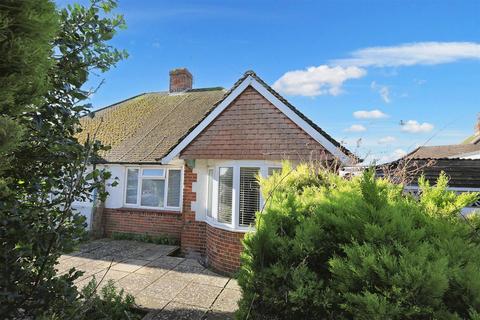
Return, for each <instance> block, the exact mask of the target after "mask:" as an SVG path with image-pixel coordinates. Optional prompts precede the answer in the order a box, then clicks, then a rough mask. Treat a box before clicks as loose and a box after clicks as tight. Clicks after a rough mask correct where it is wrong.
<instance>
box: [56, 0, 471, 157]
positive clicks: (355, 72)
mask: <svg viewBox="0 0 480 320" xmlns="http://www.w3.org/2000/svg"><path fill="white" fill-rule="evenodd" d="M58 3H59V4H60V5H64V4H65V3H70V1H67V0H63V1H58ZM117 11H118V12H119V13H122V14H124V16H125V19H126V21H127V24H128V28H127V30H123V31H121V32H120V33H119V34H118V36H117V37H116V38H115V39H114V40H113V41H112V44H113V45H114V46H116V47H118V48H123V49H126V50H127V51H128V52H129V54H130V57H129V58H128V59H127V60H125V61H122V62H121V63H119V64H118V66H117V67H116V68H115V69H113V70H111V71H109V72H108V73H106V74H101V75H99V76H95V77H92V78H91V81H90V83H89V85H91V86H93V85H95V84H97V83H98V82H99V81H100V80H102V79H104V80H105V83H104V85H103V86H102V88H101V89H100V91H99V92H97V93H96V94H95V95H94V96H93V97H92V99H91V102H92V103H93V105H94V107H95V108H99V107H103V106H106V105H109V104H112V103H114V102H117V101H120V100H122V99H125V98H128V97H131V96H133V95H136V94H139V93H142V92H149V91H161V90H165V89H167V88H168V71H169V70H170V69H172V68H176V67H187V68H188V69H189V70H190V71H191V72H192V74H193V76H194V87H197V88H199V87H210V86H223V87H225V88H229V87H230V86H231V85H232V84H233V83H234V82H235V81H236V80H237V79H238V78H239V77H240V76H241V75H242V74H243V73H244V72H245V71H246V70H250V69H252V70H254V71H255V72H256V73H257V74H258V75H259V76H260V77H261V78H263V79H264V80H265V81H266V82H267V83H269V84H271V85H274V87H275V88H276V89H277V90H278V91H280V93H282V94H283V95H284V96H285V97H286V98H287V99H288V100H289V101H290V102H291V103H293V104H294V105H295V106H296V107H297V108H298V109H300V110H301V111H302V112H303V113H305V114H306V115H307V116H309V117H310V118H311V119H312V120H314V121H315V122H316V123H317V124H318V125H319V126H320V127H322V128H323V129H324V130H326V131H327V132H328V133H330V134H331V135H332V136H333V137H335V138H336V139H337V140H341V141H344V142H345V143H346V144H347V146H348V147H350V148H351V149H352V150H355V151H357V152H358V153H359V154H360V155H361V156H363V157H365V156H367V155H368V156H369V158H377V159H382V160H383V161H385V160H390V159H393V158H394V157H396V156H400V155H403V154H404V153H405V152H408V151H411V150H412V149H413V148H415V147H416V146H418V145H423V144H428V145H436V144H452V143H458V142H460V141H462V140H463V139H464V138H466V137H467V136H469V135H471V134H472V132H473V126H474V124H475V121H476V115H477V113H478V112H480V1H477V0H475V1H440V0H439V1H407V0H402V1H383V0H379V1H373V0H372V1H353V0H352V1H342V0H338V1H333V0H332V1H153V0H152V1H140V0H138V1H133V0H130V1H127V0H123V1H120V2H119V8H118V10H117ZM358 111H360V112H358ZM362 111H363V112H362ZM355 112H357V113H355ZM402 124H403V125H402ZM359 139H361V142H360V143H359V148H358V149H357V147H356V146H357V141H359Z"/></svg>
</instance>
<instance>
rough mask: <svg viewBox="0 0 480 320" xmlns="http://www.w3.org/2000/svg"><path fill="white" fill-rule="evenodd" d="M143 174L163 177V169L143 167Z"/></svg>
mask: <svg viewBox="0 0 480 320" xmlns="http://www.w3.org/2000/svg"><path fill="white" fill-rule="evenodd" d="M143 175H144V176H150V177H152V176H155V177H165V169H143Z"/></svg>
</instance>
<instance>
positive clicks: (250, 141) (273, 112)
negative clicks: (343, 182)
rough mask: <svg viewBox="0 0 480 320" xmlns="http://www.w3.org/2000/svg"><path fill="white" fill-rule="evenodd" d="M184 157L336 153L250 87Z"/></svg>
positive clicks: (327, 156)
mask: <svg viewBox="0 0 480 320" xmlns="http://www.w3.org/2000/svg"><path fill="white" fill-rule="evenodd" d="M181 158H184V159H236V160H242V159H260V160H282V159H288V160H303V161H309V160H328V159H332V155H331V154H330V153H329V152H328V151H327V150H326V149H325V148H324V147H323V146H322V145H320V144H319V143H318V142H317V141H315V140H314V139H313V138H312V137H311V136H310V135H308V134H307V133H306V132H305V131H303V129H301V128H300V127H298V126H297V125H296V124H295V123H294V122H293V121H291V120H290V119H289V118H288V117H287V116H285V115H284V114H283V113H282V112H281V111H280V110H279V109H278V108H276V107H275V106H274V105H272V104H271V103H270V102H269V101H268V100H267V99H265V98H264V97H263V96H262V95H261V94H260V93H258V91H256V90H255V89H253V88H252V87H248V88H247V89H245V91H244V92H242V93H241V94H240V95H239V96H238V97H237V98H236V99H235V100H234V101H233V102H232V103H231V104H230V105H229V106H228V107H227V108H226V109H225V110H224V111H223V112H222V113H221V114H220V115H219V116H218V117H217V118H216V119H215V120H214V121H213V122H212V123H211V124H210V125H209V126H208V127H207V128H206V129H205V130H203V131H202V133H200V134H199V135H198V136H197V137H196V138H195V139H194V140H193V141H192V142H191V143H190V144H189V145H188V146H187V147H186V148H185V149H184V150H183V151H182V152H181Z"/></svg>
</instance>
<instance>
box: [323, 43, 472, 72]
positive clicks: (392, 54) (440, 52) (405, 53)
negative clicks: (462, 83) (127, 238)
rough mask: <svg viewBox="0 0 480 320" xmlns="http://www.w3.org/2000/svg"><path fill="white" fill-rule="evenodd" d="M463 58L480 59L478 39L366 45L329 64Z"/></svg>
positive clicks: (402, 63)
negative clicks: (387, 45) (388, 45)
mask: <svg viewBox="0 0 480 320" xmlns="http://www.w3.org/2000/svg"><path fill="white" fill-rule="evenodd" d="M466 59H480V43H476V42H414V43H406V44H401V45H398V46H390V47H370V48H364V49H360V50H356V51H353V52H352V53H351V57H350V58H347V59H339V60H334V61H332V64H333V65H341V66H357V67H369V66H374V67H399V66H413V65H419V64H421V65H434V64H441V63H450V62H455V61H458V60H466Z"/></svg>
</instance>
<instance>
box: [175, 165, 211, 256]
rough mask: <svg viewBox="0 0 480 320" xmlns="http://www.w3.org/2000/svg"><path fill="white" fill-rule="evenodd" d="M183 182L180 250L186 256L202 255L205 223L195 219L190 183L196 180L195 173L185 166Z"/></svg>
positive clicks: (195, 197)
mask: <svg viewBox="0 0 480 320" xmlns="http://www.w3.org/2000/svg"><path fill="white" fill-rule="evenodd" d="M183 175H184V183H183V213H182V217H183V229H182V235H181V247H182V252H183V253H184V254H185V256H188V257H196V258H200V257H204V256H205V247H206V224H205V222H203V221H196V220H195V212H193V211H192V201H196V200H197V194H196V193H195V192H193V191H192V184H193V183H194V182H196V181H197V174H196V173H194V172H193V171H192V169H191V168H189V167H188V166H185V170H184V173H183Z"/></svg>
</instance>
